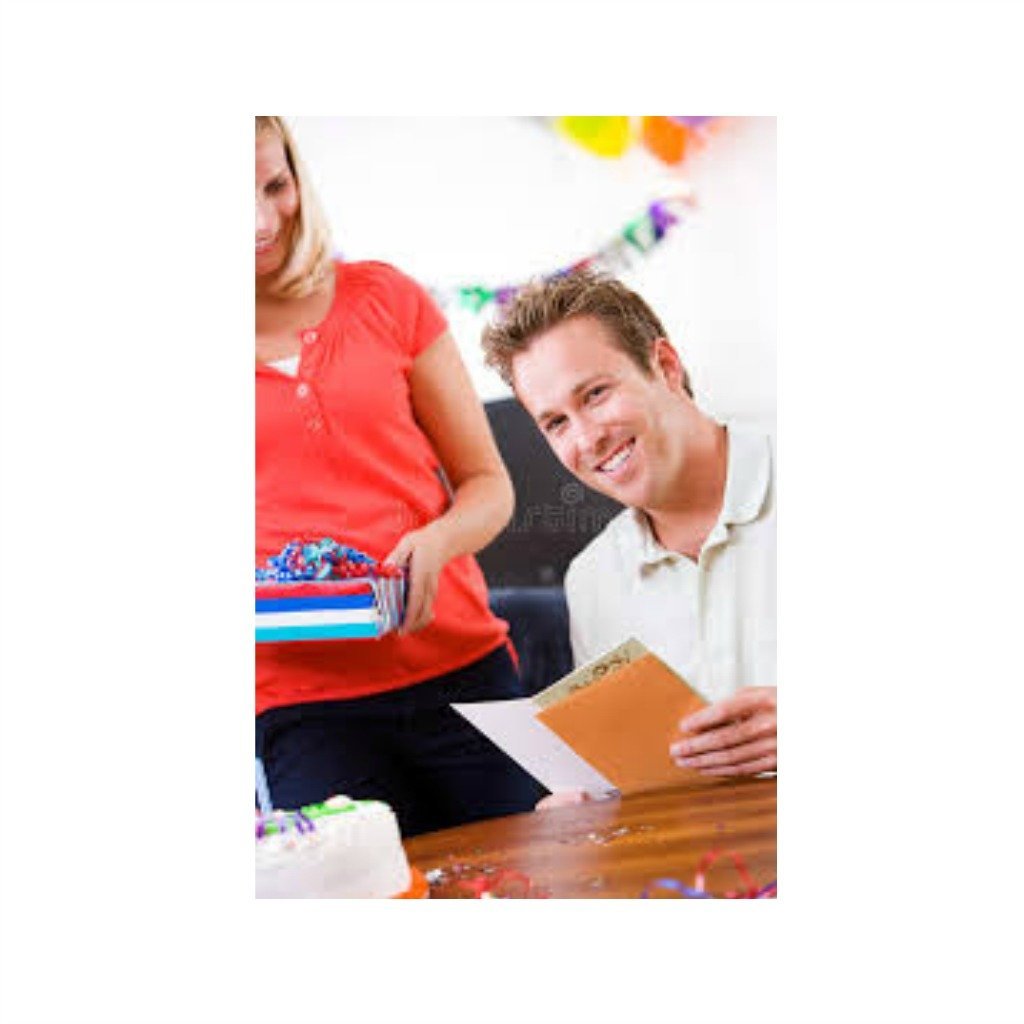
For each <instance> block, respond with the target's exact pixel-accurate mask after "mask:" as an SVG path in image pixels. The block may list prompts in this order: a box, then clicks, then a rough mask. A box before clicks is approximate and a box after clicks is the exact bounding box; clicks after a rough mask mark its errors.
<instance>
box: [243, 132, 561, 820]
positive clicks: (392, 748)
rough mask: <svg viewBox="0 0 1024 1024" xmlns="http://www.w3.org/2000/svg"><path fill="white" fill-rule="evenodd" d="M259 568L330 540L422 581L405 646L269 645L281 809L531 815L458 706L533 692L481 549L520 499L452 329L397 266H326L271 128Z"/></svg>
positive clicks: (260, 668) (260, 696)
mask: <svg viewBox="0 0 1024 1024" xmlns="http://www.w3.org/2000/svg"><path fill="white" fill-rule="evenodd" d="M255 259H256V558H257V564H262V563H263V561H264V560H265V559H266V558H267V557H268V556H269V555H272V554H275V553H277V552H278V551H280V550H281V548H282V547H283V546H284V545H285V544H286V543H287V542H288V541H289V540H291V539H292V538H294V537H296V536H305V537H317V538H319V537H333V538H334V539H335V540H337V541H339V542H341V543H344V544H347V545H350V546H352V547H355V548H358V549H360V550H362V551H364V552H366V553H367V554H369V555H371V556H372V557H374V558H376V559H381V560H385V559H386V560H389V561H391V562H394V563H398V564H404V565H406V566H408V569H409V581H410V589H409V600H408V609H407V614H406V620H405V624H404V627H403V629H402V631H401V632H400V633H397V634H392V635H389V636H386V637H384V638H383V639H380V640H345V641H321V642H302V643H280V644H260V645H258V646H257V649H256V715H257V717H256V745H257V754H258V755H259V756H260V757H261V758H262V759H263V762H264V765H265V768H266V770H267V775H268V780H269V784H270V789H271V795H272V798H273V800H274V802H275V804H276V805H278V806H280V807H298V806H301V805H302V804H304V803H309V802H311V801H318V800H322V799H324V798H326V797H327V796H330V795H331V794H333V793H345V794H348V795H349V796H353V797H375V798H378V799H382V800H386V801H387V802H388V803H390V804H391V805H392V806H393V807H394V808H395V810H396V813H397V814H398V817H399V822H400V824H401V826H402V831H403V834H405V835H406V836H410V835H416V834H418V833H420V832H426V831H432V830H434V829H439V828H446V827H449V826H452V825H456V824H460V823H462V822H465V821H471V820H475V819H478V818H484V817H490V816H495V815H501V814H510V813H514V812H517V811H525V810H529V809H531V808H532V806H533V804H534V803H535V802H536V800H537V798H538V797H539V796H540V795H542V794H543V792H544V791H543V789H542V788H541V787H540V786H539V785H538V784H537V783H536V782H535V781H534V780H533V779H532V778H530V777H529V776H528V775H526V773H524V772H523V771H522V770H521V769H520V768H519V767H518V766H517V765H515V763H514V762H512V761H511V760H510V759H508V758H507V757H506V756H505V755H504V754H502V753H501V752H500V751H499V750H498V749H497V748H495V747H494V746H493V745H491V744H490V743H489V742H488V741H487V740H486V739H484V738H483V737H482V736H480V735H479V734H478V733H477V732H476V730H474V729H473V728H472V727H471V726H469V725H468V724H467V723H466V722H464V721H463V720H462V719H461V718H460V717H459V716H458V715H457V714H456V713H455V712H453V711H452V710H451V709H450V707H449V704H451V703H452V702H458V701H472V700H494V699H500V698H504V697H513V696H518V695H520V689H519V683H518V677H517V674H516V670H515V666H514V663H513V660H512V655H511V653H510V648H509V646H508V638H507V626H506V624H505V623H504V622H502V621H501V620H499V619H497V618H495V617H494V616H493V615H492V614H491V612H490V610H489V608H488V601H487V588H486V584H485V582H484V578H483V575H482V573H481V572H480V569H479V566H478V565H477V563H476V560H475V559H474V558H473V553H474V552H476V551H478V550H480V548H482V547H483V546H484V545H486V544H487V543H488V542H489V541H490V540H491V539H492V538H493V537H495V536H496V535H497V534H498V532H499V531H500V530H501V529H502V528H503V527H504V526H505V524H506V523H507V522H508V520H509V518H510V516H511V514H512V507H513V496H512V488H511V484H510V482H509V479H508V475H507V473H506V471H505V468H504V466H503V464H502V462H501V458H500V456H499V455H498V451H497V448H496V446H495V443H494V440H493V438H492V436H491V433H490V430H489V427H488V423H487V419H486V416H485V414H484V411H483V408H482V406H481V404H480V401H479V399H478V398H477V397H476V395H475V393H474V391H473V388H472V385H471V383H470V380H469V377H468V374H467V373H466V370H465V368H464V366H463V364H462V361H461V359H460V357H459V354H458V350H457V348H456V346H455V343H454V341H453V339H452V337H451V335H450V333H449V332H448V330H447V326H446V324H445V321H444V318H443V316H442V314H441V313H440V311H439V310H438V309H437V307H436V306H435V305H434V303H433V302H432V301H431V299H430V297H429V296H428V295H427V293H426V292H425V291H424V290H423V289H422V288H421V287H420V286H419V285H418V284H416V283H415V282H414V281H412V280H411V279H410V278H408V277H407V276H405V275H404V274H402V273H401V272H400V271H398V270H396V269H395V268H394V267H391V266H389V265H387V264H383V263H343V262H339V261H336V260H333V259H332V257H331V241H330V234H329V231H328V228H327V225H326V223H325V220H324V217H323V214H322V213H321V211H320V208H319V205H318V203H317V200H316V197H315V195H314V193H313V189H312V188H311V186H310V181H309V178H308V175H307V173H306V171H305V169H304V168H303V165H302V161H301V159H300V157H299V154H298V151H297V150H296V147H295V142H294V140H293V138H292V135H291V133H290V131H289V129H288V127H287V125H286V124H285V123H284V121H282V120H281V119H280V118H278V117H257V118H256V253H255Z"/></svg>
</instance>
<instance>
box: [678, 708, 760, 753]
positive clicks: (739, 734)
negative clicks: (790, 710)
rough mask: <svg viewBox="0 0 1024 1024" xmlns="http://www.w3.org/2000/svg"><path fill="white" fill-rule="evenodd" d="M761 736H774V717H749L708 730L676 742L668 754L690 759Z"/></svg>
mask: <svg viewBox="0 0 1024 1024" xmlns="http://www.w3.org/2000/svg"><path fill="white" fill-rule="evenodd" d="M762 736H772V737H773V738H774V736H775V716H774V715H768V714H763V715H751V717H750V718H744V719H742V720H741V721H738V722H730V723H729V724H728V725H724V726H722V727H721V728H720V729H710V730H708V731H706V732H700V733H697V734H696V735H693V736H687V737H685V739H681V740H676V742H675V743H673V744H672V745H671V746H670V747H669V753H670V754H671V755H672V756H673V757H676V758H678V757H690V756H691V755H694V754H703V753H705V752H706V751H709V750H721V749H723V748H726V747H736V746H739V745H740V744H742V743H749V742H751V741H752V740H756V739H760V738H761V737H762Z"/></svg>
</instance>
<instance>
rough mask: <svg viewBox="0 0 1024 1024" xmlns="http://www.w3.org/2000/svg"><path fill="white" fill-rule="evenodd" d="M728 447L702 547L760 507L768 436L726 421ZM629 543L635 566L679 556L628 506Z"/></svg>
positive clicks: (765, 482) (751, 517)
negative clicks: (717, 505) (720, 490)
mask: <svg viewBox="0 0 1024 1024" xmlns="http://www.w3.org/2000/svg"><path fill="white" fill-rule="evenodd" d="M725 429H726V431H727V432H728V438H729V447H728V457H727V460H728V461H727V464H726V471H725V495H724V496H723V499H722V511H721V512H720V513H719V516H718V521H717V522H716V523H715V525H714V526H713V527H712V528H711V532H710V533H709V534H708V537H707V540H706V541H705V542H704V549H705V550H707V549H708V548H711V547H714V546H715V545H717V544H721V543H724V542H725V541H726V540H727V539H728V537H729V527H730V526H740V525H743V524H744V523H750V522H753V521H754V520H755V519H756V518H757V517H758V515H760V513H761V510H762V509H763V508H764V505H765V500H766V499H767V497H768V489H769V484H770V482H771V471H772V467H771V449H770V446H769V442H768V438H767V437H766V436H765V435H764V434H761V433H758V432H757V431H754V430H751V429H750V428H749V427H746V426H743V425H742V424H738V423H726V424H725ZM628 522H630V523H631V525H632V529H631V530H630V543H631V545H632V547H633V549H634V553H635V555H636V558H637V561H638V564H639V567H640V569H641V570H643V569H644V568H646V567H649V566H654V565H657V564H658V563H660V562H665V561H670V562H671V561H677V560H678V559H680V558H682V557H683V556H682V555H680V554H678V552H675V551H669V550H668V548H665V547H662V545H661V544H659V543H658V541H657V539H656V538H655V536H654V531H653V530H652V529H651V524H650V522H649V520H648V518H647V515H646V513H644V512H642V511H641V510H640V509H638V508H634V509H630V516H629V519H628Z"/></svg>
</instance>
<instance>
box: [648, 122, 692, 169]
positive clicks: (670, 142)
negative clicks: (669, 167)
mask: <svg viewBox="0 0 1024 1024" xmlns="http://www.w3.org/2000/svg"><path fill="white" fill-rule="evenodd" d="M689 137H690V129H689V128H687V127H686V125H684V124H679V123H677V122H676V121H673V120H671V119H670V118H667V117H645V118H644V123H643V127H642V129H641V138H642V139H643V143H644V145H645V146H646V147H647V148H648V149H649V150H650V151H651V152H652V153H653V154H654V155H655V156H656V157H657V158H658V159H659V160H661V161H662V162H663V163H666V164H678V163H681V162H682V160H683V157H684V156H686V146H687V143H688V142H689Z"/></svg>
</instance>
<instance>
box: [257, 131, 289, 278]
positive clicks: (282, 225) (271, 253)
mask: <svg viewBox="0 0 1024 1024" xmlns="http://www.w3.org/2000/svg"><path fill="white" fill-rule="evenodd" d="M298 212H299V190H298V187H297V186H296V184H295V178H294V177H292V172H291V171H290V170H289V168H288V160H287V158H286V157H285V155H284V144H283V143H282V141H281V139H280V138H279V137H278V136H277V135H276V134H274V132H260V134H259V135H257V136H256V276H257V277H258V278H259V277H263V276H265V275H267V274H272V273H274V271H276V270H278V269H279V268H280V267H281V265H282V264H283V263H284V261H285V259H286V258H287V256H288V248H289V242H290V239H291V234H292V227H293V226H294V224H295V218H296V216H297V215H298Z"/></svg>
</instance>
